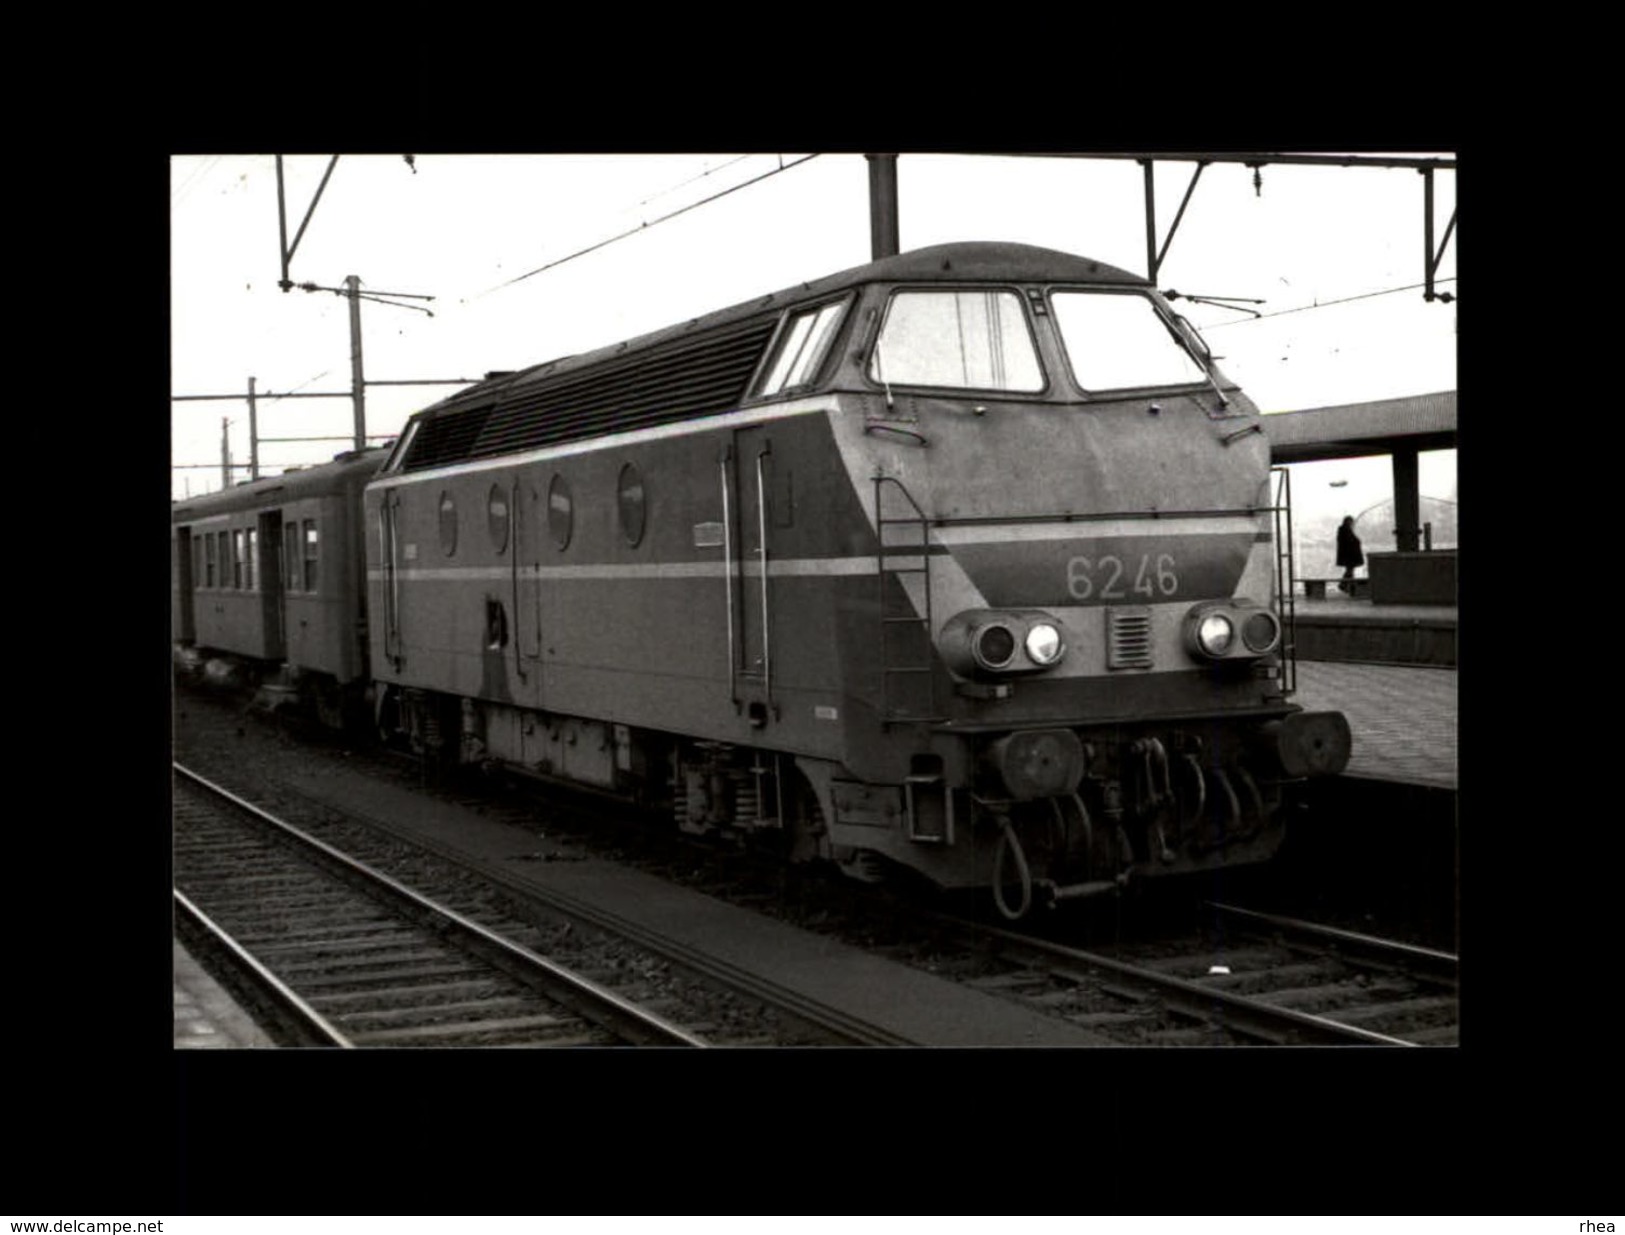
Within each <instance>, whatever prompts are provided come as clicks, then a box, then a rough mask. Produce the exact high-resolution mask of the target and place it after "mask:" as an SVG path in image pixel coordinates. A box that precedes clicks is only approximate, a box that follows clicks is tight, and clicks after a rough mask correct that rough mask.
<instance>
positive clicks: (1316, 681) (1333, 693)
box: [1294, 602, 1457, 789]
mask: <svg viewBox="0 0 1625 1235" xmlns="http://www.w3.org/2000/svg"><path fill="white" fill-rule="evenodd" d="M1351 603H1357V602H1351ZM1408 607H1409V606H1408ZM1367 608H1369V606H1367ZM1294 699H1295V701H1296V702H1297V703H1299V704H1302V705H1303V707H1305V708H1307V709H1309V710H1310V711H1322V710H1332V711H1339V712H1342V713H1343V714H1344V715H1345V716H1347V717H1348V720H1349V728H1350V729H1352V730H1353V733H1354V750H1353V753H1352V755H1351V756H1350V758H1349V766H1348V770H1347V772H1346V773H1345V775H1348V776H1360V777H1368V778H1371V779H1376V780H1392V781H1400V782H1403V783H1406V784H1419V785H1432V786H1437V787H1441V788H1449V789H1454V788H1455V787H1456V721H1457V709H1456V671H1455V670H1454V669H1443V668H1433V667H1431V666H1425V665H1360V664H1339V663H1336V662H1333V661H1306V660H1300V661H1299V662H1298V693H1297V694H1296V695H1295V696H1294Z"/></svg>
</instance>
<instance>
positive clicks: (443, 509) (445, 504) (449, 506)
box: [440, 492, 457, 557]
mask: <svg viewBox="0 0 1625 1235" xmlns="http://www.w3.org/2000/svg"><path fill="white" fill-rule="evenodd" d="M440 551H441V552H442V553H444V554H445V555H446V556H447V557H450V556H451V555H452V554H454V553H456V552H457V503H456V502H455V501H453V500H452V496H451V494H450V493H444V492H443V493H441V495H440Z"/></svg>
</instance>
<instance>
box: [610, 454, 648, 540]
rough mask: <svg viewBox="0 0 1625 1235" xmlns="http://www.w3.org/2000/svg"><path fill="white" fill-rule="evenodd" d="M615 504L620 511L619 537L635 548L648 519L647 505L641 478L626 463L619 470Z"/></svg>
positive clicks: (638, 473) (641, 537)
mask: <svg viewBox="0 0 1625 1235" xmlns="http://www.w3.org/2000/svg"><path fill="white" fill-rule="evenodd" d="M615 496H616V504H617V505H618V506H619V507H620V511H621V535H623V536H625V537H626V543H627V544H629V545H631V546H632V547H633V548H637V545H638V542H639V541H641V540H642V539H643V526H644V523H645V522H646V521H647V518H648V504H647V499H646V497H645V494H644V491H643V476H642V474H641V473H640V472H639V471H638V469H637V468H636V467H635V466H634V465H633V464H630V463H628V464H627V465H626V466H625V467H623V468H622V469H621V480H620V484H619V485H617V486H616V495H615Z"/></svg>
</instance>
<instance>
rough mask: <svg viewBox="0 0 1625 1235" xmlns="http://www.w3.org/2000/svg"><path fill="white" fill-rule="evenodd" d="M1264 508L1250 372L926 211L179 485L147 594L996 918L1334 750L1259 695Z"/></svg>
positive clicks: (189, 622)
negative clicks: (348, 433)
mask: <svg viewBox="0 0 1625 1235" xmlns="http://www.w3.org/2000/svg"><path fill="white" fill-rule="evenodd" d="M279 485H280V489H279V487H278V486H279ZM318 490H320V491H321V492H322V493H323V495H324V496H323V497H322V498H321V499H318V498H317V497H316V496H315V494H316V492H317V491H318ZM318 501H323V502H326V503H328V505H326V506H323V507H322V511H321V513H322V514H324V515H325V516H326V517H327V518H328V519H330V520H331V521H332V522H331V524H322V523H320V522H319V521H318V523H317V526H316V527H315V528H314V529H312V523H311V520H309V519H307V517H306V515H305V514H304V513H303V511H304V509H305V508H304V507H302V506H300V505H299V503H301V502H304V503H314V502H318ZM1284 515H1285V510H1284V508H1283V505H1282V504H1281V503H1280V502H1278V501H1276V500H1274V499H1273V497H1272V477H1271V469H1270V465H1269V449H1268V443H1267V441H1266V439H1265V436H1264V433H1263V427H1262V424H1261V419H1260V417H1259V414H1258V411H1257V409H1256V407H1254V406H1253V405H1252V403H1251V402H1250V401H1249V400H1248V399H1247V397H1246V396H1245V395H1244V394H1243V393H1242V392H1241V390H1240V389H1239V388H1237V387H1236V386H1235V384H1233V383H1232V382H1230V381H1228V380H1227V379H1226V378H1225V377H1224V376H1223V374H1222V373H1221V372H1220V371H1219V370H1218V368H1217V367H1216V365H1215V363H1214V360H1213V357H1212V356H1211V354H1210V353H1209V352H1208V350H1207V348H1206V347H1205V345H1204V344H1203V343H1202V341H1201V339H1200V337H1199V336H1198V335H1197V333H1196V332H1195V330H1194V329H1192V328H1191V327H1190V326H1189V324H1188V323H1186V322H1185V321H1184V319H1183V318H1181V317H1180V316H1179V315H1177V314H1176V313H1174V312H1173V311H1172V310H1171V309H1170V307H1169V305H1168V304H1167V302H1166V301H1165V299H1164V298H1163V297H1161V296H1160V295H1159V294H1158V293H1157V292H1156V290H1155V289H1154V288H1153V287H1152V286H1151V285H1150V284H1149V283H1147V281H1146V280H1144V279H1142V278H1140V277H1138V276H1136V275H1134V274H1131V273H1129V272H1127V271H1123V270H1119V269H1115V268H1113V267H1111V266H1108V265H1106V264H1103V263H1100V262H1096V261H1091V260H1088V259H1086V258H1082V257H1077V256H1073V255H1071V254H1066V253H1060V252H1055V251H1051V250H1047V249H1040V248H1034V247H1031V246H1025V245H1016V244H1004V243H956V244H946V245H939V246H935V247H931V248H926V249H920V250H916V251H913V252H909V253H904V254H900V255H897V256H893V257H887V258H883V259H880V260H878V261H874V262H870V263H868V264H865V265H862V266H858V267H855V268H853V269H851V270H847V271H844V272H841V273H839V274H835V275H831V276H829V277H826V278H823V279H819V280H816V281H813V282H809V283H804V284H801V285H799V286H797V287H794V288H791V289H788V290H786V291H782V292H778V293H775V294H773V295H770V296H765V297H761V298H759V299H756V300H753V301H751V302H748V303H745V304H741V305H736V306H734V307H732V308H729V309H725V310H722V311H719V312H716V313H712V314H709V315H706V316H703V317H699V318H695V319H694V320H692V321H689V322H687V323H684V324H681V325H678V326H674V327H671V328H669V329H666V330H662V331H658V332H655V333H653V334H649V335H645V336H642V337H640V338H637V339H633V340H629V341H627V342H624V343H620V344H617V345H614V346H611V347H606V348H601V349H598V350H595V351H592V352H588V353H585V354H582V355H577V356H570V357H565V358H563V359H558V360H554V361H550V362H548V363H545V364H541V365H537V366H535V367H532V368H527V369H523V370H518V371H512V372H503V373H493V374H490V375H488V376H487V378H486V380H484V381H482V382H479V383H477V384H475V385H473V386H471V387H469V388H467V389H464V390H462V391H460V392H459V393H457V394H455V395H453V396H451V397H449V398H447V399H445V400H443V401H441V402H439V403H437V404H436V405H434V406H432V407H429V408H427V409H425V410H423V411H421V412H419V413H417V414H416V415H415V416H413V417H412V418H411V419H410V420H409V421H408V423H407V425H406V426H405V428H404V430H403V431H402V433H401V435H400V437H399V438H398V439H397V440H396V441H395V443H394V444H393V447H392V448H390V449H389V450H388V451H387V454H386V452H383V451H367V452H358V453H353V454H351V455H347V456H341V457H340V459H339V460H337V461H335V463H333V464H331V465H325V466H324V467H322V468H313V469H309V470H308V471H306V472H303V473H294V474H292V475H291V476H287V477H284V478H282V479H281V480H280V481H279V482H273V481H260V482H256V483H255V484H250V485H244V486H239V487H238V488H235V489H232V490H230V491H228V492H227V493H225V494H221V495H215V496H213V497H211V498H207V499H200V500H198V501H194V502H191V503H188V504H186V505H183V506H179V507H177V508H176V511H175V518H174V526H175V555H176V562H177V574H176V580H177V582H176V589H175V595H176V606H177V618H176V621H177V627H176V629H177V635H178V637H179V639H180V641H181V643H182V644H183V645H186V646H187V647H188V648H190V649H191V651H190V652H189V653H188V654H190V655H193V656H199V657H205V658H206V657H207V655H208V654H209V651H210V650H211V649H213V650H217V651H227V652H236V653H237V654H238V655H239V656H248V657H250V658H253V659H255V660H257V661H258V663H260V664H261V665H265V666H276V667H277V668H278V676H277V678H276V679H275V681H274V683H273V685H274V686H275V688H277V689H281V690H286V691H292V692H296V693H300V692H303V693H309V694H311V695H312V697H313V698H314V699H315V700H316V701H317V702H318V704H319V706H321V707H322V708H323V709H324V711H325V712H326V714H327V715H329V717H331V718H334V719H338V718H341V717H342V716H343V715H346V714H351V713H354V712H356V711H358V710H360V711H365V712H366V713H367V714H368V715H370V717H371V719H372V721H373V722H374V723H376V725H377V726H378V728H379V729H380V730H381V731H382V732H383V733H384V734H385V735H386V736H389V737H392V738H394V739H396V740H399V741H402V742H405V743H408V744H410V745H411V747H412V748H413V749H415V750H417V751H419V752H420V753H421V754H422V755H423V757H424V758H425V759H428V760H432V761H435V762H437V763H449V764H459V765H468V764H474V765H480V764H491V765H499V766H502V767H505V768H509V769H514V770H518V771H522V772H524V773H527V774H529V775H532V776H536V777H541V778H544V779H556V780H562V781H567V782H570V783H572V784H576V785H585V786H589V787H592V788H595V789H597V790H601V791H605V792H609V793H612V794H615V795H617V796H620V797H623V798H626V799H630V800H633V801H636V802H639V803H642V804H645V805H649V806H654V807H657V808H660V809H663V810H669V811H670V812H671V818H672V820H673V821H674V823H675V825H676V826H677V827H678V828H680V829H682V830H683V831H686V832H691V833H695V834H725V835H737V836H741V837H747V838H751V839H753V840H755V841H756V842H759V843H765V844H767V845H769V846H771V847H773V848H776V849H777V850H778V851H780V852H781V853H782V854H783V855H784V856H785V857H786V858H787V859H789V860H806V859H815V858H816V859H826V860H829V861H832V862H834V863H835V864H837V865H838V866H839V867H840V868H841V869H842V870H843V871H845V872H846V873H848V874H852V875H855V876H857V877H859V878H863V879H874V878H878V877H880V876H882V875H883V873H884V872H885V870H886V869H887V868H888V866H890V865H892V864H895V865H898V866H902V867H905V868H907V869H909V870H912V871H914V872H917V873H919V874H920V875H923V876H924V877H926V878H927V879H928V880H930V881H931V882H932V883H934V884H936V885H938V886H939V887H942V888H946V889H957V888H985V889H990V890H991V892H992V895H993V897H994V900H995V903H996V904H997V906H998V908H999V910H1000V912H1002V913H1003V914H1004V915H1005V916H1006V917H1009V918H1012V919H1014V918H1020V917H1022V916H1024V915H1025V914H1026V913H1028V912H1029V911H1030V910H1031V909H1032V908H1033V907H1034V906H1038V905H1053V904H1055V903H1058V902H1060V901H1064V900H1067V899H1070V898H1076V897H1085V896H1090V895H1094V894H1097V893H1102V892H1110V891H1113V890H1116V889H1119V888H1121V887H1123V886H1124V885H1125V884H1126V883H1128V882H1129V881H1131V880H1137V879H1141V878H1162V877H1165V876H1171V875H1179V874H1188V873H1191V872H1194V871H1200V870H1208V869H1213V868H1217V867H1221V866H1227V865H1232V864H1242V863H1255V862H1261V861H1265V860H1267V859H1268V858H1269V857H1270V856H1271V855H1272V854H1273V853H1274V852H1275V850H1276V849H1277V848H1278V847H1279V845H1280V844H1281V841H1282V839H1283V837H1284V823H1283V813H1284V812H1283V807H1284V805H1285V803H1286V802H1287V801H1288V800H1289V798H1290V795H1291V794H1292V792H1293V791H1294V787H1295V786H1296V785H1297V784H1298V783H1300V782H1302V781H1303V780H1305V779H1306V778H1308V777H1313V776H1324V775H1330V774H1335V773H1337V772H1340V771H1341V770H1342V769H1343V767H1344V766H1345V765H1346V763H1347V760H1348V756H1349V748H1350V735H1349V728H1348V724H1347V722H1346V720H1345V719H1344V717H1343V716H1342V715H1341V714H1340V713H1337V712H1307V711H1304V710H1303V709H1302V708H1300V707H1299V706H1298V705H1296V704H1294V703H1292V702H1291V700H1290V695H1291V689H1290V687H1291V671H1292V661H1291V648H1290V634H1289V627H1288V626H1287V625H1286V624H1284V622H1283V613H1282V607H1283V606H1285V605H1289V604H1290V599H1289V598H1290V596H1291V588H1292V563H1291V557H1290V537H1289V536H1285V535H1283V534H1282V527H1281V520H1282V518H1283V516H1284ZM312 535H314V539H307V538H308V537H311V536H312ZM211 546H212V548H211ZM211 555H212V556H211ZM245 555H246V557H247V558H248V559H249V560H250V561H251V562H252V561H255V560H257V562H258V565H257V567H250V569H249V570H248V577H247V581H246V583H245V576H244V573H243V571H244V568H243V565H242V559H243V557H244V556H245ZM256 555H257V558H256ZM279 555H280V556H279ZM324 555H325V556H324ZM273 559H276V560H275V561H273ZM228 560H229V562H228ZM313 561H314V562H315V563H316V564H315V565H314V567H312V562H313ZM211 562H213V563H214V564H213V565H211ZM307 570H313V571H314V573H313V574H307V573H305V572H306V571H307ZM232 572H236V573H232ZM239 585H240V586H239ZM324 589H325V590H324ZM245 593H246V595H245ZM322 601H325V603H326V604H327V606H328V607H327V608H325V609H318V608H316V607H315V606H316V604H317V603H319V602H322ZM233 602H235V603H237V604H238V606H239V609H240V613H239V619H238V620H239V624H240V626H242V628H243V629H248V630H251V631H253V632H257V634H256V635H255V638H253V639H247V640H242V642H247V643H252V644H254V646H252V647H240V646H233V645H232V644H231V642H230V640H229V638H228V637H227V636H226V635H225V634H223V633H222V632H223V630H224V627H223V626H222V624H221V621H222V619H223V618H224V616H225V615H224V614H223V613H222V612H221V611H220V610H219V609H217V610H216V611H215V612H214V613H213V615H212V617H211V615H210V613H209V610H210V607H211V605H215V606H219V605H222V604H224V605H226V606H227V607H229V605H230V604H231V603H233ZM306 608H308V609H309V613H308V615H307V614H305V609H306ZM322 621H325V622H326V623H327V625H326V627H325V633H326V634H327V635H329V636H331V637H332V638H333V639H334V640H336V644H342V645H344V647H343V649H342V654H336V653H337V647H336V645H334V646H331V647H330V646H329V645H327V644H322V643H320V642H319V641H318V640H317V638H316V635H315V633H314V631H315V627H314V626H311V627H307V625H306V623H307V622H309V623H312V624H315V623H319V622H322ZM1288 621H1289V615H1288ZM295 626H297V627H298V634H297V635H296V633H295V630H294V628H295ZM273 636H275V637H274V638H273ZM301 639H304V640H305V642H303V643H302V642H301V641H300V640H301ZM256 640H257V642H256ZM307 647H308V648H311V649H320V650H323V651H324V653H325V659H323V660H321V661H320V662H318V661H317V660H315V659H314V658H307V656H306V653H305V651H304V649H305V648H307Z"/></svg>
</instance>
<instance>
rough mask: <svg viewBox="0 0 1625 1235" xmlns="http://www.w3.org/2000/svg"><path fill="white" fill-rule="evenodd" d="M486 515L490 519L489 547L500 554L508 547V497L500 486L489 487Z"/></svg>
mask: <svg viewBox="0 0 1625 1235" xmlns="http://www.w3.org/2000/svg"><path fill="white" fill-rule="evenodd" d="M486 513H487V515H488V516H489V517H490V526H491V547H492V548H494V549H495V550H496V551H497V552H498V553H501V552H502V551H503V550H505V549H506V548H507V547H508V495H507V493H506V492H504V491H503V488H502V486H501V485H492V486H491V496H490V497H489V498H488V499H487V501H486Z"/></svg>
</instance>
